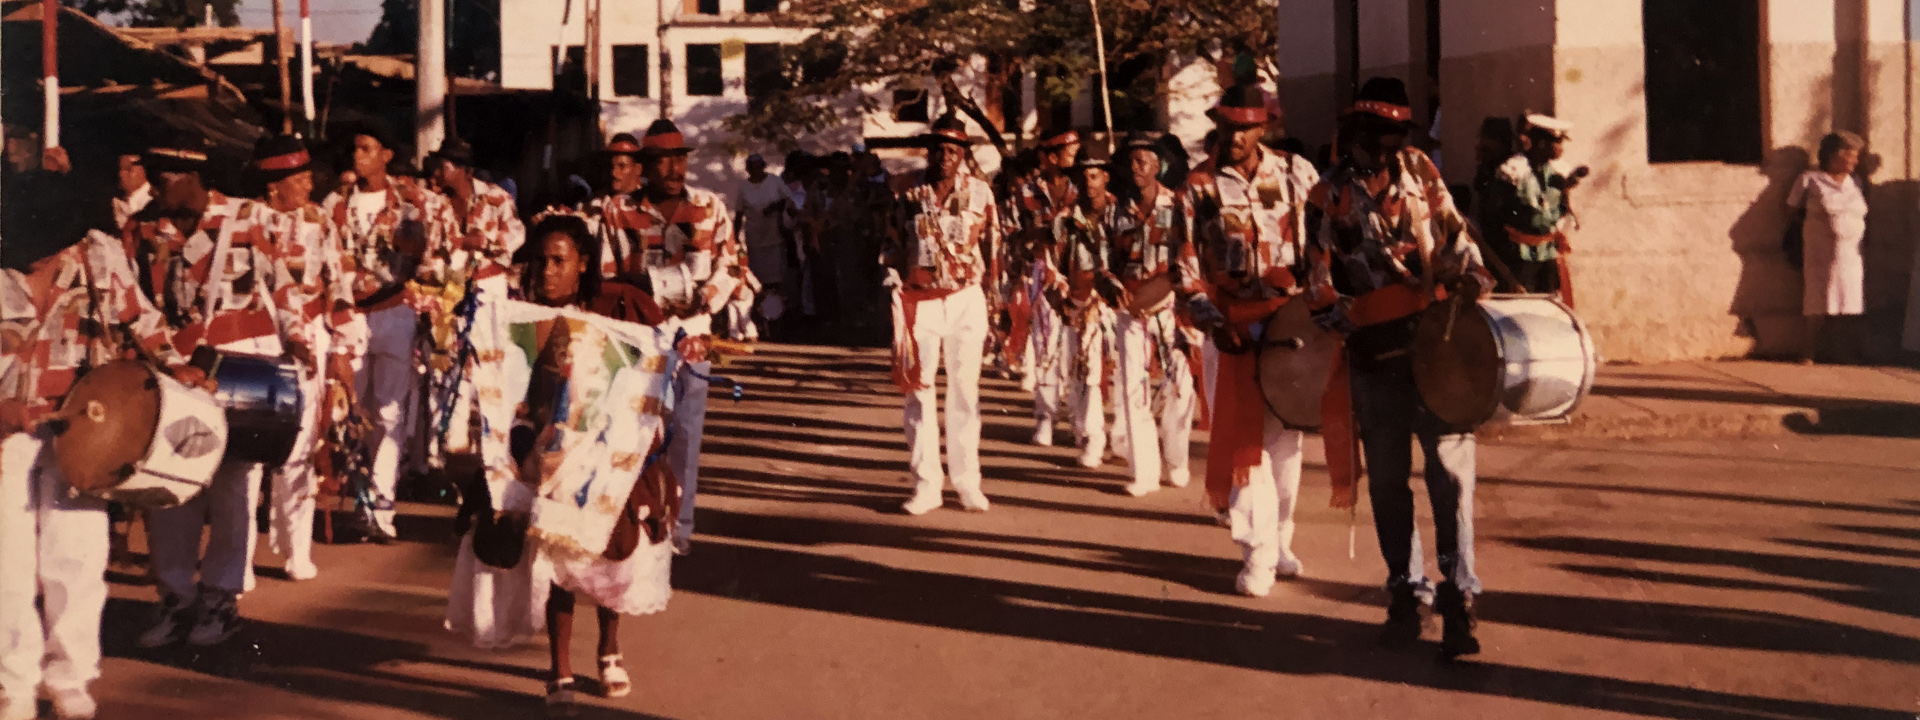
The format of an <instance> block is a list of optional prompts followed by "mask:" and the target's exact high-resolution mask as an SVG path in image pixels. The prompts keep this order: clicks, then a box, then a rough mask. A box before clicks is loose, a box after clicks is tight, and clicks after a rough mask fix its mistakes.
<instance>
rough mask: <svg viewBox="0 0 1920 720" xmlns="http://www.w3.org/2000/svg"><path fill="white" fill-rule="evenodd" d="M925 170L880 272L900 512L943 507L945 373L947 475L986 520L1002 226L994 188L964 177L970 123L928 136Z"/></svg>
mask: <svg viewBox="0 0 1920 720" xmlns="http://www.w3.org/2000/svg"><path fill="white" fill-rule="evenodd" d="M921 139H922V141H923V142H924V143H926V146H927V170H926V173H925V175H924V176H923V177H921V178H917V179H916V178H907V179H905V182H908V183H910V185H909V186H908V187H907V188H906V189H905V190H902V191H901V192H900V193H899V195H898V196H896V198H895V201H894V207H893V211H892V216H893V219H892V222H891V223H889V227H888V235H887V242H886V247H885V249H884V250H883V251H882V253H881V262H882V263H883V264H884V265H885V267H886V272H887V279H886V281H885V283H886V285H887V286H888V287H889V288H891V289H892V290H893V306H894V310H893V317H894V319H893V326H894V341H893V379H894V383H895V384H897V385H899V386H900V389H901V391H902V392H905V393H906V394H907V399H906V413H905V418H904V420H905V422H904V424H905V426H906V433H907V450H908V453H909V456H910V457H909V460H908V467H909V469H910V470H911V471H912V472H913V477H914V488H913V497H912V498H910V499H908V500H907V502H906V504H905V505H903V506H902V509H904V510H906V512H907V514H909V515H924V514H926V513H928V512H930V511H932V510H933V509H934V508H938V507H940V505H941V504H942V499H941V495H940V491H941V488H942V486H943V485H945V482H944V478H943V477H942V475H941V472H940V428H939V426H938V425H935V424H934V407H935V391H934V385H933V384H934V379H935V377H934V376H935V373H937V372H938V371H939V368H940V356H941V353H942V352H943V351H944V352H945V354H946V366H947V411H946V426H947V474H948V477H951V478H952V480H953V489H954V491H955V492H956V493H958V494H959V496H960V506H961V507H963V508H965V509H967V510H969V511H971V512H986V511H987V508H988V507H989V503H988V501H987V496H986V494H985V493H983V492H981V490H980V362H981V359H982V355H981V353H982V352H983V351H984V350H985V349H986V342H987V293H988V292H990V290H983V289H982V287H981V283H982V282H983V281H989V282H990V281H991V280H990V279H992V278H997V277H999V274H998V272H997V270H998V269H997V268H994V267H992V264H993V261H994V258H996V257H997V254H996V253H995V252H994V249H995V246H996V245H997V244H998V242H999V237H998V233H999V228H1000V224H999V222H998V221H997V220H996V219H995V203H994V198H993V188H991V187H990V186H988V185H987V183H986V181H983V180H981V179H979V178H977V177H973V176H972V175H968V174H966V172H965V170H964V169H963V168H964V165H963V160H964V158H965V153H967V152H969V149H970V148H971V147H972V141H971V140H970V139H969V138H968V137H967V129H966V125H965V123H963V122H961V121H960V120H959V119H958V118H956V117H954V116H952V115H950V114H949V115H946V116H943V117H941V118H940V119H939V120H937V121H935V122H934V124H933V128H932V132H930V133H928V134H927V135H925V136H923V137H922V138H921Z"/></svg>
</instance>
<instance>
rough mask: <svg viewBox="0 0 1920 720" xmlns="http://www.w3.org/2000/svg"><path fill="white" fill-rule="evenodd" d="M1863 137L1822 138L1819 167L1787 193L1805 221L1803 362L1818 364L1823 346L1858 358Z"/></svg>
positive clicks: (1862, 308)
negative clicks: (1806, 339)
mask: <svg viewBox="0 0 1920 720" xmlns="http://www.w3.org/2000/svg"><path fill="white" fill-rule="evenodd" d="M1865 146H1866V143H1865V142H1864V141H1862V140H1861V139H1860V136H1859V135H1855V134H1853V133H1850V132H1846V131H1841V132H1837V133H1833V134H1831V135H1828V136H1826V137H1824V138H1821V139H1820V154H1819V163H1820V166H1819V167H1817V168H1814V169H1811V170H1808V171H1806V172H1804V173H1801V175H1800V177H1799V179H1797V180H1795V181H1794V183H1793V189H1792V190H1790V191H1788V192H1787V207H1788V209H1789V210H1791V211H1792V212H1793V213H1794V219H1795V222H1798V223H1800V224H1801V239H1802V240H1801V241H1802V243H1803V249H1802V251H1801V252H1802V263H1801V264H1802V271H1803V275H1802V277H1803V278H1804V279H1805V283H1804V286H1803V291H1802V294H1801V308H1800V312H1801V314H1803V315H1805V316H1806V317H1807V324H1808V326H1809V327H1808V330H1809V331H1810V332H1809V336H1810V338H1811V342H1810V343H1809V344H1808V346H1807V353H1806V355H1804V356H1803V357H1802V361H1803V362H1809V363H1810V362H1813V361H1814V359H1815V357H1816V356H1822V353H1821V352H1820V351H1821V350H1823V349H1826V350H1834V351H1836V352H1834V353H1833V356H1832V357H1833V359H1835V360H1839V361H1841V362H1849V361H1858V360H1859V340H1860V332H1859V327H1858V322H1857V321H1858V319H1859V317H1860V315H1861V313H1863V312H1866V294H1865V292H1864V285H1865V274H1866V267H1865V262H1863V261H1862V260H1861V257H1860V241H1861V240H1862V239H1864V238H1865V237H1866V234H1867V197H1866V195H1865V194H1864V193H1862V192H1861V191H1860V184H1859V183H1858V182H1855V181H1854V178H1853V171H1854V169H1855V168H1857V167H1859V165H1860V150H1861V148H1863V147H1865Z"/></svg>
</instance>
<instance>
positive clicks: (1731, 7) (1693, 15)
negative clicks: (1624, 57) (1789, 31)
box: [1641, 0, 1761, 163]
mask: <svg viewBox="0 0 1920 720" xmlns="http://www.w3.org/2000/svg"><path fill="white" fill-rule="evenodd" d="M1641 12H1642V13H1643V14H1644V15H1643V20H1642V23H1641V24H1642V26H1643V27H1644V28H1645V33H1646V50H1647V160H1648V161H1650V162H1656V163H1663V162H1687V161H1698V160H1717V161H1720V162H1729V163H1757V162H1759V161H1760V151H1761V148H1760V3H1756V2H1752V0H1642V3H1641Z"/></svg>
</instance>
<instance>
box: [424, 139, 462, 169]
mask: <svg viewBox="0 0 1920 720" xmlns="http://www.w3.org/2000/svg"><path fill="white" fill-rule="evenodd" d="M427 158H428V161H429V162H434V161H439V162H450V163H453V164H455V165H458V166H460V167H463V168H470V167H473V146H471V145H468V144H467V141H465V140H461V139H460V136H458V135H448V136H447V139H445V140H442V141H440V149H439V150H435V151H433V152H432V153H429V154H428V155H427Z"/></svg>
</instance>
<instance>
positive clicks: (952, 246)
mask: <svg viewBox="0 0 1920 720" xmlns="http://www.w3.org/2000/svg"><path fill="white" fill-rule="evenodd" d="M998 215H999V213H998V212H997V211H996V208H995V205H994V201H993V188H991V187H989V186H988V185H987V183H986V181H984V180H981V179H979V178H977V177H973V176H971V175H961V176H960V177H958V178H955V179H954V183H953V190H952V191H951V192H948V193H947V196H946V197H945V198H941V197H939V195H938V193H937V192H936V191H935V188H934V186H933V185H932V184H931V183H927V182H916V183H914V184H913V185H912V186H911V187H908V188H907V189H905V190H902V191H900V194H899V195H898V196H897V198H896V199H895V202H894V203H893V222H892V223H891V225H892V228H891V231H890V232H889V233H888V236H887V241H886V245H885V247H884V248H883V249H882V251H881V254H880V261H881V263H882V264H883V265H885V266H886V267H888V268H891V269H892V270H894V271H896V272H898V273H899V274H900V278H901V280H902V281H903V282H904V283H905V287H906V288H907V289H908V290H920V291H934V292H942V291H944V292H952V291H955V290H962V289H965V288H969V287H973V286H976V285H983V284H984V285H985V286H986V288H987V290H988V292H989V293H992V292H994V291H996V290H997V285H998V282H997V277H998V276H997V273H998V270H999V258H998V257H996V255H995V253H996V248H997V247H999V244H1000V221H999V220H998Z"/></svg>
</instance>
